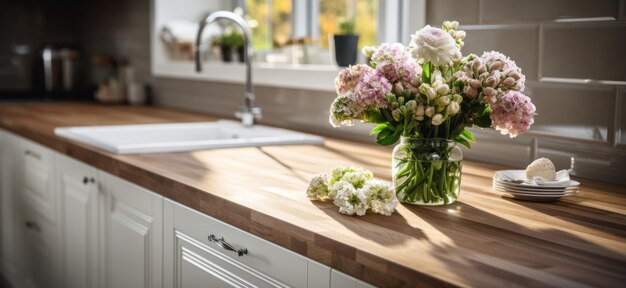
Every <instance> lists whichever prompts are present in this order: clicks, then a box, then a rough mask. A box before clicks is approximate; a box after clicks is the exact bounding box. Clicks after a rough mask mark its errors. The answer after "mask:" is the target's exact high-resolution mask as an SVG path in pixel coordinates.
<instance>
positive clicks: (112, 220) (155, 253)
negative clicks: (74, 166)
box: [99, 172, 208, 288]
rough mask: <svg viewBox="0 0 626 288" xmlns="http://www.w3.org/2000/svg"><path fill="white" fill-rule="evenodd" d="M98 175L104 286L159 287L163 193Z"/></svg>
mask: <svg viewBox="0 0 626 288" xmlns="http://www.w3.org/2000/svg"><path fill="white" fill-rule="evenodd" d="M99 176H100V177H99V178H100V183H101V189H102V192H104V194H105V195H106V199H107V201H106V207H105V211H104V214H105V218H106V220H105V222H106V229H105V235H106V245H105V250H106V253H105V255H104V259H105V263H106V265H105V267H106V269H105V275H106V276H105V286H106V287H111V288H116V287H136V288H139V287H155V288H158V287H162V276H163V266H162V259H163V258H162V255H163V253H162V252H163V245H162V241H163V197H162V196H160V195H157V194H154V193H153V192H150V191H148V190H146V189H144V188H141V187H139V186H137V185H135V184H132V183H130V182H127V181H124V180H122V179H120V178H118V177H115V176H112V175H110V174H107V173H104V172H100V174H99ZM206 287H208V286H206Z"/></svg>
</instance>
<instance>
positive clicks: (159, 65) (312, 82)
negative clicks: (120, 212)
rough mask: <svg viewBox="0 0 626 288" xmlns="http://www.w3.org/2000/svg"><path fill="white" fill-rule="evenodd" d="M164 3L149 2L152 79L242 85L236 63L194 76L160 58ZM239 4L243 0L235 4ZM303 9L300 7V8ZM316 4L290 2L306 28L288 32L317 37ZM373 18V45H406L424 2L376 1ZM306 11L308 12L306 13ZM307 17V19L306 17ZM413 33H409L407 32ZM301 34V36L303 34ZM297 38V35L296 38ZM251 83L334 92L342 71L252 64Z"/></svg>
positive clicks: (420, 22)
mask: <svg viewBox="0 0 626 288" xmlns="http://www.w3.org/2000/svg"><path fill="white" fill-rule="evenodd" d="M162 1H166V0H153V1H152V2H151V3H152V4H153V7H152V12H153V13H152V15H153V19H152V29H151V31H153V32H152V37H151V38H152V39H151V41H152V65H151V68H152V75H154V76H156V77H162V78H175V79H187V80H189V79H191V80H199V81H217V82H228V83H244V77H243V76H244V74H245V67H244V65H243V64H240V63H205V69H204V71H203V72H202V73H196V72H195V70H194V69H193V63H187V62H180V61H175V60H170V59H167V58H166V57H165V56H164V54H163V48H162V45H163V44H162V43H160V40H159V31H158V30H156V29H160V27H161V26H160V25H161V24H162V22H163V20H162V19H159V15H161V14H159V13H163V12H164V11H159V10H160V9H159V6H160V5H159V3H161V2H162ZM238 2H239V3H238V4H242V3H243V0H239V1H238ZM302 5H303V6H302ZM318 5H319V0H293V3H292V7H293V10H294V17H292V19H296V18H299V17H300V14H298V13H301V14H302V13H305V16H304V17H306V19H307V21H305V23H307V24H306V27H304V28H301V27H294V28H292V29H293V30H292V31H298V33H308V35H315V34H316V33H317V34H319V25H317V24H318V23H317V21H318V17H317V14H313V12H315V11H319V6H318ZM379 5H380V6H379V9H378V10H379V11H378V15H377V21H378V32H377V42H378V43H377V45H379V44H380V43H383V42H401V43H404V44H408V42H409V40H410V34H411V33H412V32H413V31H415V30H416V29H418V28H421V27H423V26H424V25H425V23H426V16H425V13H426V0H379ZM307 8H308V9H307ZM306 13H308V15H307V14H306ZM296 29H301V30H296ZM411 29H413V31H410V30H411ZM303 31H304V32H303ZM296 35H297V34H296ZM252 66H253V83H254V84H255V85H260V86H272V87H282V88H293V89H305V90H317V91H335V85H334V81H333V79H334V78H335V77H336V76H337V73H338V72H339V71H340V69H342V68H341V67H337V66H333V65H311V64H306V65H273V64H269V63H263V62H256V63H254V64H253V65H252Z"/></svg>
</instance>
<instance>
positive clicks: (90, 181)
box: [83, 176, 96, 185]
mask: <svg viewBox="0 0 626 288" xmlns="http://www.w3.org/2000/svg"><path fill="white" fill-rule="evenodd" d="M89 183H91V184H94V183H96V178H93V177H91V178H89V177H87V176H85V177H83V184H85V185H87V184H89Z"/></svg>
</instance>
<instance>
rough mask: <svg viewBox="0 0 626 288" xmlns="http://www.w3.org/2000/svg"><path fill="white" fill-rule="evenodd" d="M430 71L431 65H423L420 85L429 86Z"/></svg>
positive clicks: (428, 63)
mask: <svg viewBox="0 0 626 288" xmlns="http://www.w3.org/2000/svg"><path fill="white" fill-rule="evenodd" d="M431 70H432V64H430V62H426V63H424V65H423V66H422V83H426V84H430V73H431Z"/></svg>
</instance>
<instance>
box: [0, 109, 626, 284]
mask: <svg viewBox="0 0 626 288" xmlns="http://www.w3.org/2000/svg"><path fill="white" fill-rule="evenodd" d="M214 120H216V118H212V117H208V116H204V115H199V114H194V113H188V112H182V111H176V110H170V109H164V108H154V107H127V106H102V105H97V104H89V103H22V104H1V105H0V128H3V129H5V130H8V131H11V132H13V133H15V134H18V135H21V136H22V137H25V138H28V139H30V140H32V141H35V142H38V143H40V144H43V145H45V146H47V147H50V148H51V149H53V150H56V151H58V152H60V153H64V154H66V155H68V156H70V157H73V158H75V159H78V160H80V161H83V162H85V163H87V164H89V165H92V166H94V167H96V168H99V169H102V170H104V171H106V172H108V173H110V174H113V175H116V176H118V177H121V178H123V179H126V180H128V181H131V182H133V183H136V184H138V185H140V186H143V187H145V188H147V189H149V190H151V191H154V192H156V193H158V194H161V195H163V196H164V197H166V198H169V199H172V200H174V201H176V202H179V203H181V204H183V205H186V206H189V207H191V208H193V209H196V210H198V211H200V212H202V213H205V214H207V215H209V216H212V217H215V218H217V219H220V220H222V221H224V222H226V223H228V224H231V225H233V226H236V227H238V228H240V229H243V230H245V231H247V232H250V233H252V234H254V235H257V236H259V237H261V238H263V239H266V240H268V241H271V242H273V243H275V244H277V245H280V246H282V247H285V248H287V249H289V250H291V251H294V252H296V253H299V254H301V255H303V256H306V257H309V258H311V259H313V260H316V261H319V262H321V263H323V264H326V265H328V266H331V267H332V268H334V269H338V270H340V271H342V272H345V273H346V274H349V275H352V276H354V277H357V278H359V279H362V280H364V281H366V282H369V283H372V284H374V285H376V286H381V287H413V286H474V287H502V286H535V287H545V286H554V287H588V286H591V287H611V286H615V287H617V286H622V287H623V285H626V189H625V188H624V187H620V186H617V185H611V184H605V183H598V182H593V181H590V180H585V179H582V180H581V182H582V185H581V189H580V190H581V191H580V193H579V194H578V195H575V196H572V197H566V198H564V199H562V200H561V201H558V202H555V203H536V202H524V201H516V200H511V199H508V198H504V197H502V196H501V195H498V194H496V193H495V192H494V191H492V189H491V177H492V176H493V174H494V171H495V170H498V169H504V168H506V167H498V166H494V165H489V164H483V163H478V162H473V161H464V164H463V176H462V185H461V196H460V198H459V200H458V201H457V202H456V203H454V204H451V205H447V206H437V207H423V206H411V205H400V206H399V207H398V211H397V212H396V213H394V214H393V215H392V216H383V215H378V214H372V213H369V214H367V215H366V216H363V217H351V216H345V215H341V214H339V213H338V212H337V207H335V206H334V205H333V204H332V203H328V202H326V203H325V202H315V201H310V200H308V199H307V198H306V195H305V194H306V193H305V192H306V188H307V186H308V182H309V179H310V177H311V176H312V175H314V174H316V173H319V172H323V171H328V170H330V169H332V168H334V167H336V166H338V165H345V164H352V165H357V166H362V167H364V168H367V169H370V170H372V171H373V172H374V174H375V176H376V177H379V178H383V179H386V180H390V161H391V159H390V155H391V150H390V149H389V148H385V147H379V146H376V145H369V144H362V143H355V142H348V141H342V140H335V139H329V138H327V139H326V143H325V145H323V146H315V145H302V146H268V147H262V148H260V149H259V148H237V149H218V150H208V151H197V152H184V153H165V154H144V155H114V154H110V153H107V152H105V151H102V150H98V149H96V148H91V147H89V146H86V145H82V144H79V143H77V142H73V141H70V140H66V139H63V138H59V137H57V136H55V135H54V128H56V127H63V126H87V125H110V124H140V123H166V122H197V121H214ZM503 141H504V140H503ZM477 145H480V143H478V144H477Z"/></svg>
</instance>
